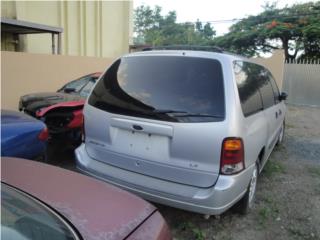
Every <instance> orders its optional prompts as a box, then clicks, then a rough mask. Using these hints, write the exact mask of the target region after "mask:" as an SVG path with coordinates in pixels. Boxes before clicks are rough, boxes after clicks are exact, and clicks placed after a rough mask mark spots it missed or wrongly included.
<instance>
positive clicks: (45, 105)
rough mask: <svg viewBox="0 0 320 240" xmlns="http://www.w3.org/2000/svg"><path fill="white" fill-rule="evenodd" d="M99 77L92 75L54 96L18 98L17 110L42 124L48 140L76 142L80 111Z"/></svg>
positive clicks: (80, 122)
mask: <svg viewBox="0 0 320 240" xmlns="http://www.w3.org/2000/svg"><path fill="white" fill-rule="evenodd" d="M100 75H101V73H100V72H96V73H92V74H89V75H86V76H83V77H80V78H79V79H76V80H74V81H71V82H69V83H67V84H66V85H64V86H63V87H62V88H60V89H59V90H58V91H57V92H43V93H32V94H28V95H24V96H22V97H20V101H19V110H20V111H23V112H25V113H26V114H28V115H31V116H33V117H35V118H37V119H40V120H42V121H43V122H45V123H46V125H47V127H48V129H49V134H50V136H51V137H53V138H56V137H58V136H63V137H65V136H66V135H68V137H69V138H71V139H73V140H80V138H81V128H82V123H83V119H82V109H83V106H84V103H85V101H86V98H87V97H88V95H89V93H90V91H91V89H92V87H93V85H94V84H95V83H96V81H97V79H98V78H99V77H100Z"/></svg>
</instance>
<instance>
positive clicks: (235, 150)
mask: <svg viewBox="0 0 320 240" xmlns="http://www.w3.org/2000/svg"><path fill="white" fill-rule="evenodd" d="M243 169H244V149H243V142H242V139H241V138H226V139H224V140H223V143H222V149H221V164H220V172H221V174H225V175H231V174H235V173H239V172H241V171H242V170H243Z"/></svg>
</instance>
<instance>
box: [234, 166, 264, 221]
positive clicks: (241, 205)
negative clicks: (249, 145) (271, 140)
mask: <svg viewBox="0 0 320 240" xmlns="http://www.w3.org/2000/svg"><path fill="white" fill-rule="evenodd" d="M258 174H259V169H258V165H257V164H256V165H255V167H254V170H253V172H252V176H251V179H250V182H249V186H248V188H247V192H246V193H245V195H244V196H243V197H242V198H241V199H240V201H239V202H237V203H236V205H235V210H236V212H238V213H240V214H243V215H244V214H247V213H248V212H249V211H250V210H251V209H252V207H253V203H254V200H255V196H256V187H257V182H258Z"/></svg>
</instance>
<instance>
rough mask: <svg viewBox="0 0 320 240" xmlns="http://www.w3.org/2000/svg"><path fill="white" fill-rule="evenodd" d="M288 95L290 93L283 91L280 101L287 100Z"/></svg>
mask: <svg viewBox="0 0 320 240" xmlns="http://www.w3.org/2000/svg"><path fill="white" fill-rule="evenodd" d="M287 97H288V94H287V93H285V92H281V94H280V96H279V100H280V101H283V100H286V99H287Z"/></svg>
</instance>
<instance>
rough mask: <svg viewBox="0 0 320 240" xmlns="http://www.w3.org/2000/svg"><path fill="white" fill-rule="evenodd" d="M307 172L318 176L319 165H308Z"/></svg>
mask: <svg viewBox="0 0 320 240" xmlns="http://www.w3.org/2000/svg"><path fill="white" fill-rule="evenodd" d="M308 172H309V173H310V174H311V176H313V177H320V167H316V166H314V167H308Z"/></svg>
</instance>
